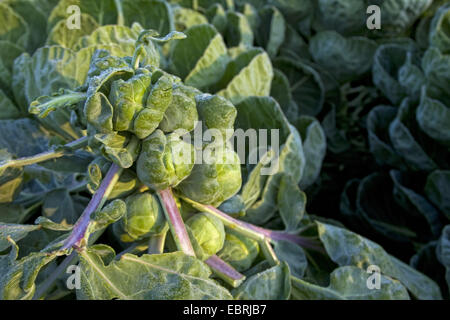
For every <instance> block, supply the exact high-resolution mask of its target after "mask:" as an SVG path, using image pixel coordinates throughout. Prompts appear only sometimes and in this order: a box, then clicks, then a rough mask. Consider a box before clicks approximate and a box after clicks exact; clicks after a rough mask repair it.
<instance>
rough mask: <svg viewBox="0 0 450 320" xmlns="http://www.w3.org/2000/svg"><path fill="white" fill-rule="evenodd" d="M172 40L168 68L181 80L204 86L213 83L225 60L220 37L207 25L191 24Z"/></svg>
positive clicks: (225, 55) (227, 58)
mask: <svg viewBox="0 0 450 320" xmlns="http://www.w3.org/2000/svg"><path fill="white" fill-rule="evenodd" d="M185 34H186V36H187V38H186V39H184V40H181V41H177V42H175V43H174V45H173V48H172V51H171V68H172V69H173V71H174V72H175V74H176V75H178V76H180V77H181V78H183V79H184V80H185V83H186V84H187V85H190V86H195V87H197V88H200V89H201V88H206V87H208V86H210V85H212V84H214V83H215V82H217V81H218V80H219V79H220V77H221V76H222V74H223V73H224V71H225V67H226V65H227V63H228V61H229V57H228V54H227V51H226V46H225V43H224V42H223V38H222V36H221V35H220V34H219V33H218V32H217V31H216V29H215V28H214V27H213V26H211V25H209V24H202V25H195V26H193V27H191V28H189V29H188V30H186V32H185Z"/></svg>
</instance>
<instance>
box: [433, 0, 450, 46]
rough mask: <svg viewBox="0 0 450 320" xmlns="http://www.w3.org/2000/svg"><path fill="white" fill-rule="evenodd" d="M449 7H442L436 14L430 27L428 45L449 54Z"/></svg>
mask: <svg viewBox="0 0 450 320" xmlns="http://www.w3.org/2000/svg"><path fill="white" fill-rule="evenodd" d="M449 22H450V6H449V5H448V4H447V5H444V6H442V7H441V8H439V10H438V11H437V12H436V14H435V16H434V18H433V20H432V21H431V25H430V35H429V38H430V44H431V45H432V46H435V47H437V48H438V49H439V50H441V52H442V53H446V54H448V53H450V37H449V35H450V27H449Z"/></svg>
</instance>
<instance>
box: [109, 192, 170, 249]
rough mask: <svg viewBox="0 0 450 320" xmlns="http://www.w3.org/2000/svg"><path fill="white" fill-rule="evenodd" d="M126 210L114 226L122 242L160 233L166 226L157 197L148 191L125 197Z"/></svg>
mask: <svg viewBox="0 0 450 320" xmlns="http://www.w3.org/2000/svg"><path fill="white" fill-rule="evenodd" d="M125 203H126V206H127V212H126V214H125V216H124V217H123V218H122V220H120V221H119V222H118V223H117V226H116V227H115V228H114V232H115V233H116V236H118V237H119V239H120V240H121V241H123V242H133V241H136V240H141V239H143V238H147V237H149V236H151V235H153V234H158V233H161V232H162V231H163V230H164V229H165V228H167V222H166V219H165V217H164V212H163V209H162V208H161V205H160V204H159V201H158V198H157V197H156V196H155V195H152V194H151V193H149V192H145V193H140V194H135V195H132V196H129V197H127V198H126V199H125Z"/></svg>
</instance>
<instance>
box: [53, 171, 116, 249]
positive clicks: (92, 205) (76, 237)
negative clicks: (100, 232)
mask: <svg viewBox="0 0 450 320" xmlns="http://www.w3.org/2000/svg"><path fill="white" fill-rule="evenodd" d="M122 170H123V169H122V168H121V167H119V166H118V165H117V164H115V163H113V164H112V165H111V167H110V168H109V170H108V172H107V174H106V176H105V178H104V179H103V181H102V183H101V184H100V187H99V188H98V190H97V191H96V192H95V194H94V195H93V197H92V198H91V201H89V204H88V205H87V207H86V209H84V211H83V214H82V215H81V217H80V218H79V219H78V221H77V223H76V224H75V226H74V228H73V230H72V233H71V235H70V236H69V237H68V238H67V240H66V242H65V244H64V245H63V247H62V248H61V249H62V250H64V249H69V248H71V247H79V246H80V242H81V240H83V238H84V236H85V233H86V230H87V227H88V225H89V222H90V220H91V216H92V214H93V213H94V212H96V211H98V210H100V209H101V208H102V206H103V204H104V203H105V201H106V199H107V198H108V196H109V195H110V193H111V191H112V189H113V187H114V185H115V184H116V182H117V180H119V177H120V174H121V173H122Z"/></svg>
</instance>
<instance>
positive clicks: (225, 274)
mask: <svg viewBox="0 0 450 320" xmlns="http://www.w3.org/2000/svg"><path fill="white" fill-rule="evenodd" d="M205 263H206V264H207V265H208V266H210V268H211V269H212V271H213V272H214V274H215V275H216V276H218V277H219V278H220V279H222V280H223V281H225V282H226V283H228V284H229V285H230V286H232V287H233V288H237V287H239V286H240V285H241V283H242V282H244V280H245V276H244V275H243V274H241V273H239V272H237V271H236V270H235V269H234V268H233V267H232V266H230V265H229V264H228V263H226V262H225V261H223V260H222V259H220V258H219V257H218V256H216V255H212V256H211V257H209V258H208V259H206V260H205Z"/></svg>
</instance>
